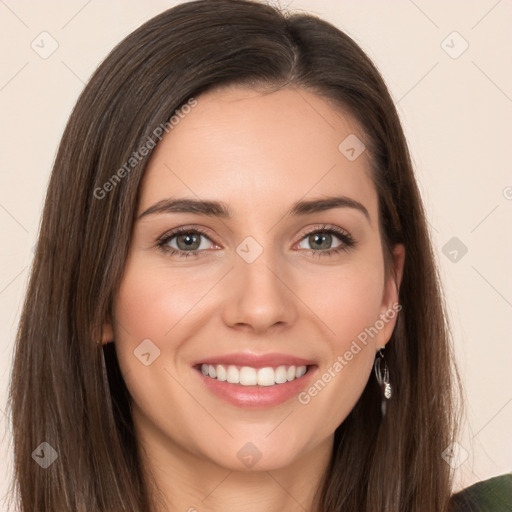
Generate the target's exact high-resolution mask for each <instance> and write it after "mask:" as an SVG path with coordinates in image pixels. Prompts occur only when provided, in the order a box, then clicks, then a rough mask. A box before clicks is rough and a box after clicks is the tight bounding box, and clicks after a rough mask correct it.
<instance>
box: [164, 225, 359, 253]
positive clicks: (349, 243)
mask: <svg viewBox="0 0 512 512" xmlns="http://www.w3.org/2000/svg"><path fill="white" fill-rule="evenodd" d="M183 233H196V234H199V235H202V236H204V237H205V238H207V239H208V240H210V237H209V236H208V234H207V233H206V232H205V231H203V230H202V229H200V228H196V227H195V228H188V227H182V228H176V229H174V230H172V231H170V232H168V233H165V234H164V235H162V236H161V237H160V238H159V239H158V241H157V247H158V248H159V249H160V250H161V251H163V252H165V253H166V254H169V255H171V256H178V257H180V258H188V257H189V256H195V257H197V256H201V252H203V251H202V250H201V251H198V250H195V251H181V250H177V249H174V248H173V247H169V246H168V245H167V244H168V243H169V242H170V241H171V240H172V239H173V238H175V237H176V236H178V235H180V234H183ZM317 233H327V234H330V235H335V236H336V237H337V238H339V239H340V241H341V244H340V245H339V246H338V247H335V248H334V249H327V250H325V251H322V250H314V249H303V250H306V251H307V252H310V253H312V256H314V257H319V258H320V257H323V256H334V255H335V254H338V253H340V252H342V251H345V252H346V251H348V250H350V249H352V248H353V247H355V245H356V241H355V240H354V238H353V237H352V236H351V235H350V233H348V232H347V231H345V230H343V229H340V228H335V227H333V226H327V225H323V226H321V227H319V228H315V229H313V230H311V231H307V232H306V233H304V234H303V235H302V237H301V239H300V241H302V240H304V238H306V237H308V236H311V235H315V234H317ZM210 241H211V240H210Z"/></svg>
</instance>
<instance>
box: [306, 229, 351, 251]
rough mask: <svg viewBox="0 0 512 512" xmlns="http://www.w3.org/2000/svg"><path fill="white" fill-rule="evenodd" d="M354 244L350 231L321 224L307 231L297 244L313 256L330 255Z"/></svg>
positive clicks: (345, 249)
mask: <svg viewBox="0 0 512 512" xmlns="http://www.w3.org/2000/svg"><path fill="white" fill-rule="evenodd" d="M307 246H309V247H307ZM354 246H355V240H354V239H353V238H352V236H351V235H350V233H348V232H347V231H345V230H343V229H341V228H337V227H333V226H330V227H329V226H322V227H321V228H317V229H315V230H313V231H309V232H308V233H306V235H305V236H304V237H303V238H302V240H301V242H299V245H298V247H299V248H300V249H305V250H307V251H308V252H311V253H313V254H314V255H315V256H330V255H333V254H337V253H339V252H340V251H347V250H348V249H350V248H352V247H354Z"/></svg>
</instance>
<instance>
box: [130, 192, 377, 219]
mask: <svg viewBox="0 0 512 512" xmlns="http://www.w3.org/2000/svg"><path fill="white" fill-rule="evenodd" d="M334 208H352V209H355V210H357V211H360V212H361V213H362V214H364V216H365V217H366V218H367V219H368V220H370V214H369V213H368V210H367V209H366V208H365V207H364V206H363V205H362V204H361V203H360V202H359V201H355V200H354V199H351V198H349V197H345V196H334V197H326V198H319V199H309V200H306V201H297V202H296V203H294V204H293V205H292V207H291V208H290V209H289V210H288V212H287V213H286V214H285V216H288V217H289V216H303V215H310V214H312V213H319V212H323V211H326V210H332V209H334ZM158 213H195V214H198V215H206V216H208V217H219V218H222V219H231V218H232V217H233V212H232V210H231V208H230V207H229V205H227V204H226V203H224V202H222V201H208V200H204V199H162V200H161V201H158V202H157V203H155V204H154V205H153V206H150V207H149V208H148V209H147V210H145V211H144V212H142V213H141V214H140V215H139V217H138V219H141V218H142V217H145V216H147V215H154V214H158Z"/></svg>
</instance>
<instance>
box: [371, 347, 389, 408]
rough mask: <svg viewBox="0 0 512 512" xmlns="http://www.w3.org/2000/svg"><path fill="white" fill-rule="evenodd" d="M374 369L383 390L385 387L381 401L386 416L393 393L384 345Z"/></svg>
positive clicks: (378, 354) (378, 353)
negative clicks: (387, 406) (388, 402)
mask: <svg viewBox="0 0 512 512" xmlns="http://www.w3.org/2000/svg"><path fill="white" fill-rule="evenodd" d="M382 366H384V371H382ZM373 369H374V371H375V377H377V382H378V383H379V386H380V388H381V390H382V388H383V387H384V390H383V397H382V402H381V410H382V416H383V417H384V416H386V405H387V401H388V400H389V399H390V398H391V397H392V395H393V391H392V389H391V384H390V383H389V368H388V365H387V363H386V359H385V358H384V347H382V348H380V349H379V351H378V352H377V357H376V358H375V363H374V365H373Z"/></svg>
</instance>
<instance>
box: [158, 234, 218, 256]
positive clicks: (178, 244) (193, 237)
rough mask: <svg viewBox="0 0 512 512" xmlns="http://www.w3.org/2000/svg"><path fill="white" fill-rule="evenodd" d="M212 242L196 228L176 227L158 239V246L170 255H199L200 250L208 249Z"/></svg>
mask: <svg viewBox="0 0 512 512" xmlns="http://www.w3.org/2000/svg"><path fill="white" fill-rule="evenodd" d="M212 244H214V243H213V242H212V241H211V240H210V238H209V237H208V236H207V235H206V233H204V232H203V231H201V230H200V229H198V228H193V229H192V228H186V227H185V228H178V229H175V230H173V231H171V232H169V233H166V234H165V235H163V236H162V237H161V238H160V239H159V240H158V247H159V248H160V249H161V250H163V251H165V252H167V253H170V254H172V255H177V256H180V257H184V258H186V257H188V256H199V255H200V251H203V250H207V249H210V248H211V246H212Z"/></svg>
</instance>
